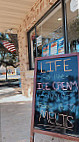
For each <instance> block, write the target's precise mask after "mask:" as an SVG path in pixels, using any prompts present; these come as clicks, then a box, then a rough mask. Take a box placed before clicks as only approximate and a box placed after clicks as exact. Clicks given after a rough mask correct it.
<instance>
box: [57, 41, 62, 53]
mask: <svg viewBox="0 0 79 142" xmlns="http://www.w3.org/2000/svg"><path fill="white" fill-rule="evenodd" d="M57 42H58V54H64V38H60V39H58V40H57Z"/></svg>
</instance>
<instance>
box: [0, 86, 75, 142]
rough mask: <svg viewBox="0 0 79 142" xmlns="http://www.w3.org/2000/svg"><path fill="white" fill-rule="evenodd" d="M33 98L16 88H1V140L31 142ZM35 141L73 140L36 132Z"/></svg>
mask: <svg viewBox="0 0 79 142" xmlns="http://www.w3.org/2000/svg"><path fill="white" fill-rule="evenodd" d="M14 92H15V93H14ZM6 93H7V94H8V95H6ZM2 94H3V95H2ZM31 100H32V98H27V97H25V96H22V94H17V91H16V89H15V88H6V87H5V88H0V142H30V125H31V111H32V102H31ZM34 142H73V141H69V140H64V139H59V138H53V137H49V136H45V135H40V134H35V137H34Z"/></svg>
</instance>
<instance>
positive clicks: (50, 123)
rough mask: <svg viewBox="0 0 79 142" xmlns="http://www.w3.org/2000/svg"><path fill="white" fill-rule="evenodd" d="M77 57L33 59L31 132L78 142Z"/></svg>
mask: <svg viewBox="0 0 79 142" xmlns="http://www.w3.org/2000/svg"><path fill="white" fill-rule="evenodd" d="M78 59H79V54H71V55H68V54H67V55H58V56H52V57H42V58H37V59H36V67H35V78H34V80H35V81H34V85H35V86H34V98H33V111H34V112H33V117H34V118H33V122H32V127H33V128H32V129H34V130H35V131H34V132H39V133H44V134H47V135H52V136H53V135H54V134H55V135H54V136H60V137H63V138H67V139H69V138H70V139H72V140H78V141H79V95H78V81H79V80H78V79H79V77H78V74H79V69H78V64H79V61H78Z"/></svg>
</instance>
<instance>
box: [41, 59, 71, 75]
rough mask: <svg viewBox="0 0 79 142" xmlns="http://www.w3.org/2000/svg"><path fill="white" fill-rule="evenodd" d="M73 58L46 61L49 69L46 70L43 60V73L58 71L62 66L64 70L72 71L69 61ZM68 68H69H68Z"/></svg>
mask: <svg viewBox="0 0 79 142" xmlns="http://www.w3.org/2000/svg"><path fill="white" fill-rule="evenodd" d="M70 61H71V59H70V58H69V59H66V60H55V61H49V62H46V63H45V65H44V66H46V65H48V69H47V70H46V71H44V66H43V62H41V73H46V72H56V71H58V69H59V68H60V69H61V68H62V71H64V72H71V71H72V69H71V68H70V67H69V63H71V62H70ZM67 68H68V69H67Z"/></svg>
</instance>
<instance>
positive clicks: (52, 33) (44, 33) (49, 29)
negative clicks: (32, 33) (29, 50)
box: [36, 4, 64, 56]
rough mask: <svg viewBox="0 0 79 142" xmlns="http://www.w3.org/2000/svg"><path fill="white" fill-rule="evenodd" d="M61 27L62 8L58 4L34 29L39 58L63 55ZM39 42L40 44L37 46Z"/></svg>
mask: <svg viewBox="0 0 79 142" xmlns="http://www.w3.org/2000/svg"><path fill="white" fill-rule="evenodd" d="M62 25H63V24H62V8H61V4H60V5H59V6H57V7H56V8H55V10H53V11H52V12H51V13H50V14H49V15H48V16H47V17H46V18H45V20H43V21H42V22H41V23H40V24H39V25H38V26H37V27H36V32H37V49H38V53H39V54H38V55H39V56H51V55H55V54H63V53H64V38H63V27H62ZM39 41H40V44H38V42H39ZM58 47H59V48H58ZM60 47H61V48H60Z"/></svg>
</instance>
